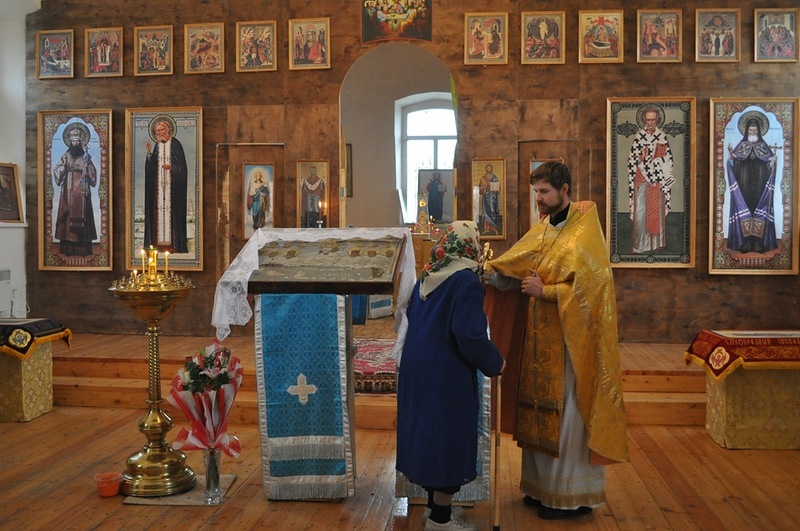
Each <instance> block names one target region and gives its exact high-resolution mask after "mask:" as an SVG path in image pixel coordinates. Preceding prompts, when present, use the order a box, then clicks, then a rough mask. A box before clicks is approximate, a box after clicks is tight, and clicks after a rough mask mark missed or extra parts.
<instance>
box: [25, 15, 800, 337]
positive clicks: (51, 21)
mask: <svg viewBox="0 0 800 531" xmlns="http://www.w3.org/2000/svg"><path fill="white" fill-rule="evenodd" d="M550 4H551V3H550V2H547V3H545V2H526V1H514V0H478V1H469V2H451V1H437V0H434V4H433V21H434V23H433V41H432V42H420V43H416V44H417V45H419V46H422V47H423V48H425V49H426V50H428V51H430V52H431V53H433V54H435V55H436V56H438V57H439V58H440V59H441V61H442V62H443V63H444V64H445V65H446V66H447V68H448V69H449V70H450V72H451V73H452V75H453V78H454V81H455V87H456V90H457V93H458V130H459V142H458V149H457V155H456V156H457V160H456V168H457V171H458V176H459V189H460V190H467V189H468V187H469V174H470V161H471V159H472V158H487V157H493V158H494V157H504V158H505V159H506V166H507V169H508V196H507V200H508V204H507V210H508V219H507V232H508V234H509V240H507V241H505V242H496V243H495V244H494V245H493V247H494V249H495V252H496V253H499V252H502V251H503V250H505V249H506V248H508V246H509V245H510V244H511V243H513V242H514V241H515V240H516V238H517V227H518V221H519V212H518V211H519V208H520V204H519V201H518V199H517V198H518V195H519V194H520V192H521V191H520V190H519V187H518V181H519V179H518V177H519V175H518V173H517V172H518V170H517V168H518V167H519V166H520V160H522V161H523V162H525V161H527V160H528V154H527V153H528V152H529V151H530V149H531V148H530V145H531V143H536V142H541V141H547V140H564V139H569V140H574V141H576V142H579V143H581V144H582V145H591V146H592V147H591V152H590V157H591V164H590V165H589V166H587V169H585V173H583V174H581V175H578V176H577V179H578V184H579V187H580V190H581V196H582V197H581V199H588V198H591V199H593V200H595V201H596V202H597V203H598V209H599V211H600V212H601V213H602V212H605V203H606V179H605V167H606V165H605V136H606V135H605V128H606V98H608V97H612V96H617V97H644V96H694V97H696V98H697V123H696V130H695V134H696V139H697V162H696V168H695V170H696V186H697V189H696V197H697V200H696V205H697V241H696V265H695V267H694V268H692V269H664V268H659V269H617V270H615V278H616V285H617V298H618V310H619V329H620V337H621V339H622V340H623V341H635V342H636V341H638V342H643V341H648V342H687V344H688V342H689V341H690V340H691V339H692V338H693V337H694V335H695V334H696V333H697V332H698V331H699V330H701V329H703V328H739V329H753V328H762V329H783V328H796V327H797V318H796V316H797V315H798V314H799V313H798V295H797V294H798V287H800V284H799V283H798V278H797V276H761V275H759V276H753V275H748V276H740V275H709V274H708V273H707V271H708V221H709V215H708V206H707V205H708V160H709V149H708V139H709V136H708V130H709V98H712V97H714V98H716V97H791V96H797V95H798V88H800V84H798V72H800V64H798V63H790V64H775V63H757V64H756V63H754V62H753V8H754V7H763V6H762V5H760V4H761V3H760V2H755V1H749V2H748V1H741V2H733V1H730V0H728V1H725V0H721V1H720V0H718V1H714V2H707V1H702V2H694V3H693V4H692V5H690V6H687V5H685V3H683V2H674V1H660V2H658V1H654V0H642V2H639V3H638V4H636V8H639V9H646V8H650V9H653V8H664V7H668V8H674V7H680V8H682V9H683V15H684V17H683V62H681V63H679V64H659V65H653V64H640V63H637V62H636V37H635V35H636V12H635V9H634V8H632V7H631V5H630V3H628V2H621V1H619V0H616V1H614V0H612V1H606V2H599V1H589V2H587V1H578V0H565V1H564V2H561V3H559V5H558V6H554V5H550ZM696 7H701V8H722V7H739V8H741V20H742V43H743V44H742V61H741V62H740V63H734V64H730V63H703V64H698V63H695V61H694V44H693V37H694V34H695V32H694V26H695V22H694V20H695V8H696ZM770 7H775V8H778V7H796V2H795V0H774V1H772V2H770ZM536 9H564V10H565V11H566V14H567V27H566V36H565V37H566V47H567V60H566V64H564V65H548V66H529V65H525V66H523V65H520V51H519V50H520V32H519V26H520V13H521V12H522V11H527V10H536ZM580 9H584V10H599V9H624V11H625V29H624V31H625V39H624V42H625V61H624V63H622V64H600V65H598V64H578V61H577V14H578V11H579V10H580ZM489 11H501V12H509V25H510V28H511V31H510V32H509V55H510V60H509V63H508V65H500V66H465V65H464V60H463V42H464V12H489ZM317 17H330V18H331V32H330V36H331V50H330V56H331V63H332V68H331V69H328V70H311V71H290V70H289V69H288V62H287V56H288V55H287V54H288V44H287V36H286V31H287V26H288V19H293V18H317ZM265 19H274V20H276V21H277V27H278V33H279V49H278V70H277V71H276V72H263V73H237V72H236V71H235V64H234V62H235V50H234V42H235V34H234V30H235V24H236V22H237V21H247V20H265ZM220 21H223V22H225V23H226V60H227V63H226V72H225V73H224V74H209V75H184V73H183V53H184V50H183V34H184V32H183V26H184V24H190V23H199V22H220ZM156 24H172V25H173V26H174V36H175V49H174V51H175V55H174V59H175V73H174V74H173V75H171V76H153V77H135V76H133V59H134V54H133V52H132V50H133V28H134V27H135V26H146V25H156ZM118 25H122V26H123V27H124V31H125V35H124V46H125V48H124V52H125V55H124V71H125V75H124V76H123V77H121V78H104V79H98V78H93V79H86V78H85V77H84V75H83V66H84V65H83V57H84V44H85V43H84V37H83V35H84V33H83V32H84V30H85V29H86V28H94V27H105V26H118ZM65 28H72V29H74V30H75V41H76V47H75V58H76V75H75V78H74V79H57V80H53V79H51V80H39V79H37V78H36V75H35V72H36V63H35V41H36V32H37V31H39V30H46V29H47V30H49V29H65ZM360 32H361V14H360V8H359V2H357V1H351V2H340V1H338V0H315V1H311V0H302V1H290V0H274V1H269V2H252V1H250V0H218V1H213V0H205V1H202V0H201V1H198V0H174V1H172V2H163V3H161V4H158V6H155V5H154V4H153V3H152V2H145V1H144V0H128V1H125V2H116V3H113V5H112V4H109V3H108V2H107V1H106V0H43V1H42V9H41V10H40V11H38V12H36V13H34V14H32V15H30V16H29V17H28V21H27V36H26V39H27V57H28V60H27V72H28V73H27V87H28V89H27V111H28V120H27V131H26V135H27V141H26V145H27V158H28V162H27V175H28V182H27V205H28V207H27V208H28V212H27V218H28V219H29V220H30V227H29V238H28V244H27V246H26V253H27V256H26V262H27V264H28V271H27V277H28V282H29V285H28V300H29V304H30V306H31V310H32V314H33V315H39V316H43V315H47V316H51V317H55V318H59V319H61V320H62V321H63V322H64V323H65V324H66V325H68V326H69V327H70V328H72V329H73V331H76V332H99V333H102V332H104V331H109V332H112V331H113V332H114V333H134V334H135V333H141V332H143V325H142V324H141V323H140V322H138V321H137V320H136V319H135V318H134V317H133V316H132V314H131V313H130V311H129V310H128V309H127V308H126V307H125V306H124V305H123V304H122V303H119V302H117V301H116V300H115V299H114V297H113V296H112V295H111V293H110V292H109V291H108V287H109V286H110V285H111V282H112V280H114V279H115V278H117V277H119V276H121V275H123V274H124V273H125V271H124V265H123V262H124V255H125V237H124V234H125V233H124V220H125V205H124V196H125V195H124V161H125V134H124V115H125V109H126V108H132V107H175V106H202V108H203V117H204V124H203V131H204V139H203V154H204V156H203V171H202V174H203V187H204V196H203V197H204V204H203V215H204V216H205V217H204V234H203V239H204V264H205V268H204V270H203V271H201V272H188V273H186V276H188V277H190V278H191V279H192V280H193V281H194V283H195V285H196V286H197V288H196V289H195V290H193V292H192V293H191V294H190V295H189V297H188V299H187V300H186V301H185V302H184V303H183V304H181V305H180V306H178V308H177V309H176V311H175V313H174V314H173V315H172V316H171V317H170V318H168V319H167V320H165V321H164V322H163V324H162V328H163V330H164V332H165V333H168V334H186V335H212V334H213V329H212V328H211V326H210V316H211V308H212V304H213V294H214V288H215V285H216V282H217V279H218V278H219V276H220V275H221V274H222V272H223V271H224V269H225V267H226V265H227V264H228V263H229V262H230V260H231V259H232V258H233V256H235V254H236V252H238V250H239V249H240V248H241V246H242V245H243V241H242V238H241V236H240V235H237V234H240V232H239V231H238V230H237V227H238V226H239V225H240V224H241V219H240V218H238V219H237V218H236V216H238V214H236V213H235V212H234V211H235V208H232V207H231V206H230V205H231V204H233V202H234V201H236V197H235V192H234V191H233V190H235V189H236V183H235V182H232V181H231V182H227V181H226V177H225V175H223V173H224V172H222V171H221V169H220V167H221V166H220V165H222V167H224V168H225V169H227V166H228V165H231V166H234V165H235V164H239V163H240V162H241V160H247V157H248V156H252V155H248V153H247V152H246V150H245V151H242V150H241V149H245V148H241V149H240V148H239V147H237V146H236V145H237V144H242V143H255V144H264V145H266V144H271V145H273V146H272V147H270V148H269V149H273V150H274V149H278V150H279V151H280V155H281V156H282V161H283V167H282V168H281V169H279V171H278V172H277V175H278V176H279V178H278V179H277V181H276V182H278V184H279V185H282V186H283V188H282V190H281V193H280V194H276V196H278V197H279V198H280V206H279V207H276V208H280V209H281V210H282V213H283V214H284V216H285V219H286V220H288V221H287V222H286V225H287V226H294V221H293V220H294V219H295V210H296V207H295V205H296V195H295V193H296V192H295V181H294V179H295V175H294V173H295V169H294V168H295V166H296V161H297V160H298V159H328V160H329V161H330V170H331V188H332V189H333V190H336V189H337V188H338V181H339V166H340V164H339V153H340V151H339V89H340V86H341V84H342V80H343V79H344V76H345V75H346V73H347V71H348V68H349V67H350V65H352V64H353V62H354V61H355V60H357V59H358V58H359V57H360V56H361V55H363V54H364V53H366V51H368V50H369V49H371V48H372V47H375V46H380V44H379V43H370V44H367V45H362V44H361V34H360ZM399 75H402V73H400V74H399ZM96 108H111V109H113V119H114V126H113V142H114V147H113V179H114V190H113V193H114V206H113V216H114V225H115V226H114V231H113V237H114V248H113V249H114V271H113V272H60V271H39V270H38V269H37V264H38V257H37V252H38V248H37V244H36V242H37V239H38V233H39V223H38V205H39V201H38V198H37V179H38V178H39V177H37V176H38V175H39V169H38V168H37V162H36V161H37V154H36V151H37V131H36V113H37V111H40V110H65V109H96ZM275 145H277V146H278V147H277V148H276V147H275ZM526 146H527V147H526ZM247 149H249V148H247ZM522 165H523V166H524V164H522ZM588 167H591V172H589V170H588ZM583 171H584V170H582V172H583ZM387 193H388V192H387ZM334 195H335V194H334ZM465 195H466V194H461V196H460V197H459V202H458V210H459V212H458V214H459V217H462V218H468V217H470V211H471V210H470V208H471V207H470V204H469V197H467V196H465ZM523 196H524V194H523ZM331 207H332V210H331V212H330V218H331V219H333V220H335V219H338V211H337V205H336V204H335V203H334V202H333V197H332V204H331ZM601 217H603V216H601ZM523 223H524V222H523ZM234 333H246V331H243V330H242V329H239V330H238V331H237V330H234Z"/></svg>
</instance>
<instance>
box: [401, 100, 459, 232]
mask: <svg viewBox="0 0 800 531" xmlns="http://www.w3.org/2000/svg"><path fill="white" fill-rule="evenodd" d="M395 116H396V121H397V122H399V124H398V125H399V127H398V128H397V129H398V130H399V137H398V143H397V144H398V146H397V149H398V151H399V153H398V157H397V160H398V161H399V168H398V170H399V171H398V183H397V188H398V190H403V192H404V195H405V197H404V198H403V222H404V223H413V222H414V219H415V217H416V214H417V212H416V204H417V191H418V190H419V183H418V175H419V173H418V172H419V170H421V169H431V170H450V169H453V159H454V157H455V151H456V140H457V135H456V118H455V112H453V101H452V99H451V96H450V94H449V93H446V92H429V93H426V94H415V95H413V96H409V97H407V98H403V99H401V100H398V101H397V102H396V103H395Z"/></svg>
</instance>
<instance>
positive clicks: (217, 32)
mask: <svg viewBox="0 0 800 531" xmlns="http://www.w3.org/2000/svg"><path fill="white" fill-rule="evenodd" d="M183 72H184V73H185V74H221V73H223V72H225V24H223V23H222V22H219V23H213V24H186V25H184V27H183Z"/></svg>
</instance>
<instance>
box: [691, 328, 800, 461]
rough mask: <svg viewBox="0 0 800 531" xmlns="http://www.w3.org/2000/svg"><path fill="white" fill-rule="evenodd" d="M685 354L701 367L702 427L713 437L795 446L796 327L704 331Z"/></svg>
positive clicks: (799, 377) (798, 411)
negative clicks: (703, 394) (703, 392)
mask: <svg viewBox="0 0 800 531" xmlns="http://www.w3.org/2000/svg"><path fill="white" fill-rule="evenodd" d="M684 359H685V361H686V363H687V364H688V363H690V362H695V363H698V364H699V365H701V366H703V367H705V369H706V431H707V432H708V435H709V436H710V437H711V438H712V439H713V440H714V442H716V443H717V444H719V445H720V446H722V447H724V448H754V449H800V408H798V407H797V389H798V388H800V371H798V370H797V369H798V368H800V331H793V330H751V331H734V330H704V331H702V332H700V333H699V334H698V335H697V337H696V338H695V339H694V341H693V342H692V344H691V345H690V346H689V348H688V350H687V352H686V354H685V355H684Z"/></svg>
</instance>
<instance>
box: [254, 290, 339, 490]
mask: <svg viewBox="0 0 800 531" xmlns="http://www.w3.org/2000/svg"><path fill="white" fill-rule="evenodd" d="M255 309H256V312H255V313H256V372H257V379H258V393H259V419H260V429H261V458H262V475H263V485H264V491H265V494H266V496H267V498H268V499H272V500H292V499H313V498H324V499H332V498H345V497H348V496H352V495H354V493H355V474H354V467H353V440H352V430H351V425H350V411H349V409H348V403H347V345H346V335H345V333H346V328H345V323H346V321H345V300H344V296H341V295H333V294H323V295H312V294H262V295H257V296H256V305H255Z"/></svg>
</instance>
